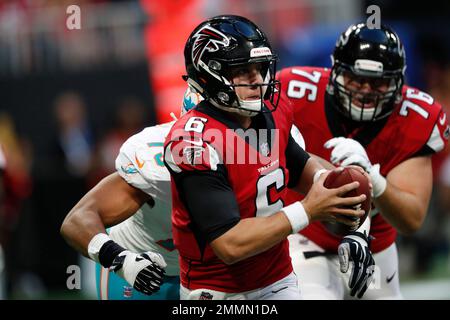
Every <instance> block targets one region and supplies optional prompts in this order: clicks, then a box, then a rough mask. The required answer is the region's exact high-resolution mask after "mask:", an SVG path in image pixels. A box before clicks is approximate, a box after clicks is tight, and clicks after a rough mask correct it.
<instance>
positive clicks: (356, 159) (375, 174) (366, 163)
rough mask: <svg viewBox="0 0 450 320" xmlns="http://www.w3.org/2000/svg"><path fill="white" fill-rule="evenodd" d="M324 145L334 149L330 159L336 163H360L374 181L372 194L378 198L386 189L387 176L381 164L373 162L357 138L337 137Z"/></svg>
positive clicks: (345, 164) (344, 164) (342, 164)
mask: <svg viewBox="0 0 450 320" xmlns="http://www.w3.org/2000/svg"><path fill="white" fill-rule="evenodd" d="M324 147H325V148H327V149H333V150H332V151H331V156H330V161H331V162H332V163H333V164H334V165H340V166H343V167H345V166H348V165H358V166H360V167H362V168H364V170H365V171H366V172H367V173H368V174H369V176H370V179H371V182H372V187H373V189H372V195H373V197H374V198H378V197H379V196H380V195H381V194H383V192H384V191H385V190H386V185H387V182H386V178H384V177H383V176H382V175H381V173H380V165H379V164H375V165H372V163H371V162H370V160H369V157H368V156H367V152H366V150H364V147H363V146H362V145H361V144H360V143H359V142H358V141H356V140H353V139H349V138H344V137H337V138H332V139H330V140H328V141H327V142H325V144H324Z"/></svg>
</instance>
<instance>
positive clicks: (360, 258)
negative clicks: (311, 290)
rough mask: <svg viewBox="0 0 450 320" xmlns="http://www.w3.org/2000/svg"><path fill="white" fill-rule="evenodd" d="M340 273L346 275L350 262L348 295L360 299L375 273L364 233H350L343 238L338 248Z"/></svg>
mask: <svg viewBox="0 0 450 320" xmlns="http://www.w3.org/2000/svg"><path fill="white" fill-rule="evenodd" d="M338 256H339V264H340V266H341V272H342V273H347V271H348V268H349V266H350V261H351V262H352V272H351V274H350V278H349V282H348V286H349V288H350V295H351V296H352V297H354V296H355V295H357V297H358V298H359V299H360V298H362V296H363V295H364V293H365V292H366V290H367V288H368V287H369V285H370V283H371V281H372V278H373V273H374V271H375V261H374V260H373V257H372V252H370V249H369V240H368V238H367V236H366V234H365V233H361V232H351V233H349V234H348V235H347V236H345V237H344V238H343V239H342V241H341V244H340V245H339V247H338Z"/></svg>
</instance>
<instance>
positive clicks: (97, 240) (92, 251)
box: [87, 233, 112, 263]
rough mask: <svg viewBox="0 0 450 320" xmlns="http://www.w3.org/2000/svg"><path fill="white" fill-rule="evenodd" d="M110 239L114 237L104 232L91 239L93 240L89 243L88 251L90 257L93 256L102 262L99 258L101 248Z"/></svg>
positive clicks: (93, 258) (95, 259) (92, 257)
mask: <svg viewBox="0 0 450 320" xmlns="http://www.w3.org/2000/svg"><path fill="white" fill-rule="evenodd" d="M110 240H112V239H111V238H110V237H109V236H108V235H107V234H104V233H98V234H96V235H95V236H94V237H93V238H92V239H91V241H90V242H89V245H88V250H87V251H88V254H89V257H91V259H92V260H94V261H95V262H98V263H100V260H99V258H98V254H99V253H100V249H101V248H102V246H103V245H104V244H105V243H106V242H108V241H110Z"/></svg>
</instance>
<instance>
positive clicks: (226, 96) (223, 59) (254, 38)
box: [183, 15, 280, 116]
mask: <svg viewBox="0 0 450 320" xmlns="http://www.w3.org/2000/svg"><path fill="white" fill-rule="evenodd" d="M184 58H185V63H186V72H187V76H184V77H183V78H184V79H185V80H186V81H187V82H188V84H189V85H190V86H191V87H193V88H194V89H195V90H196V91H198V92H199V93H200V94H201V95H202V96H203V98H204V99H206V100H209V101H210V102H211V103H212V104H213V105H214V106H216V107H218V108H221V109H224V110H226V111H232V112H237V113H239V114H241V115H245V116H254V115H256V114H258V113H260V112H264V110H269V111H273V110H275V109H276V107H277V105H278V98H277V99H276V98H275V96H277V97H279V95H275V92H277V90H279V85H280V84H279V81H278V80H275V72H276V60H277V56H276V55H275V54H274V53H273V51H272V48H271V45H270V43H269V40H268V39H267V37H266V35H265V34H264V33H263V32H262V31H261V29H259V28H258V26H256V25H255V24H254V23H253V22H251V21H250V20H248V19H246V18H244V17H240V16H234V15H222V16H216V17H213V18H211V19H208V20H206V21H204V22H202V23H201V24H200V25H199V26H197V27H196V28H195V29H194V31H193V32H192V33H191V35H190V36H189V38H188V40H187V42H186V45H185V48H184ZM254 63H259V64H260V66H259V67H260V71H261V76H262V78H263V79H264V80H263V83H261V84H248V85H245V84H239V85H236V84H233V83H231V81H230V79H231V73H230V71H231V70H232V69H233V68H237V67H245V66H246V65H250V64H254ZM238 86H251V87H255V86H257V87H259V89H260V90H261V97H263V99H259V100H251V101H244V100H241V99H240V98H239V97H238V95H237V94H236V91H235V88H236V87H238ZM264 100H268V101H269V102H270V104H271V106H269V108H264V109H263V106H264Z"/></svg>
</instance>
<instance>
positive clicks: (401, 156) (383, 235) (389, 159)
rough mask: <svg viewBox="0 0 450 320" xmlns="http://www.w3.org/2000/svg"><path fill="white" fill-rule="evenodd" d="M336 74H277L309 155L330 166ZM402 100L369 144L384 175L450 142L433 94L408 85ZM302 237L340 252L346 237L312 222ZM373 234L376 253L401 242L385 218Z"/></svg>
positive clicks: (378, 218) (375, 222) (298, 70)
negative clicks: (330, 107)
mask: <svg viewBox="0 0 450 320" xmlns="http://www.w3.org/2000/svg"><path fill="white" fill-rule="evenodd" d="M330 71H331V70H330V69H327V68H314V67H292V68H286V69H283V70H281V71H280V72H279V73H278V75H277V77H278V79H279V80H280V81H281V83H282V96H284V97H285V98H286V99H289V100H290V102H291V104H290V105H291V106H292V108H293V109H294V123H295V125H296V126H297V127H298V128H299V130H300V132H301V133H302V135H303V137H304V139H305V143H306V151H308V152H310V153H312V154H316V155H318V156H320V157H322V158H324V159H326V160H328V161H329V159H330V153H331V150H330V149H325V148H324V146H323V145H324V143H325V142H326V141H328V140H329V139H331V138H333V128H332V127H333V126H339V124H336V123H331V121H330V119H328V116H327V111H326V107H325V105H326V103H327V99H330V96H329V95H326V88H327V84H328V81H329V77H330ZM402 96H403V98H402V101H400V102H399V103H398V104H396V105H395V108H394V111H393V112H392V114H391V115H390V116H389V117H388V118H387V119H386V121H385V123H384V125H383V126H381V127H379V128H378V129H376V130H378V131H377V132H375V133H374V134H373V133H372V135H374V136H372V137H371V139H370V140H368V141H366V142H368V143H367V145H366V147H365V149H366V151H367V154H368V156H369V159H370V161H371V162H372V163H373V164H376V163H379V164H380V166H381V174H382V175H383V176H386V175H387V174H388V173H389V171H390V170H392V169H393V168H394V167H396V166H397V165H398V164H400V163H401V162H403V161H405V160H406V159H408V158H411V157H413V156H414V155H416V154H417V153H418V152H419V151H421V150H423V148H424V147H425V145H426V146H427V147H429V148H430V149H431V150H432V151H434V152H439V151H441V150H442V149H443V148H444V147H445V145H446V143H447V138H448V133H449V132H448V124H447V119H446V115H445V113H444V111H443V110H442V108H441V106H440V105H439V104H438V103H437V102H435V101H434V99H433V98H432V97H431V96H430V95H428V94H426V93H424V92H422V91H419V90H417V89H415V88H411V87H409V86H406V85H405V86H403V90H402ZM362 130H364V128H363V129H361V131H362ZM363 135H364V134H362V132H358V131H356V132H352V133H351V134H347V135H346V137H348V138H353V139H356V140H358V141H360V140H361V139H364V138H363ZM360 142H362V141H360ZM363 145H364V143H363ZM431 150H430V152H432V151H431ZM294 200H298V196H297V195H296V194H295V193H293V192H290V193H289V195H288V200H287V202H288V203H291V202H293V201H294ZM374 210H375V211H374ZM374 213H376V208H374V209H372V215H373V214H374ZM301 233H302V234H303V235H305V236H307V237H308V238H309V239H311V240H312V241H314V242H316V243H317V244H318V245H320V246H321V247H323V248H324V249H325V250H328V251H337V247H338V245H339V243H340V238H339V237H336V236H334V235H333V234H331V233H329V232H328V231H327V230H326V229H325V227H324V226H323V224H321V223H320V222H317V223H312V224H311V225H310V226H308V227H307V228H306V229H304V230H302V231H301ZM370 233H371V235H373V236H374V237H375V239H374V240H373V241H372V245H371V249H372V251H373V252H379V251H381V250H384V249H385V248H387V247H389V246H390V245H391V244H392V243H393V242H394V241H395V238H396V230H395V229H394V228H393V227H392V226H391V225H390V224H389V223H387V222H386V220H385V219H384V218H383V216H382V215H381V214H376V215H375V216H373V218H372V224H371V231H370Z"/></svg>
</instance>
